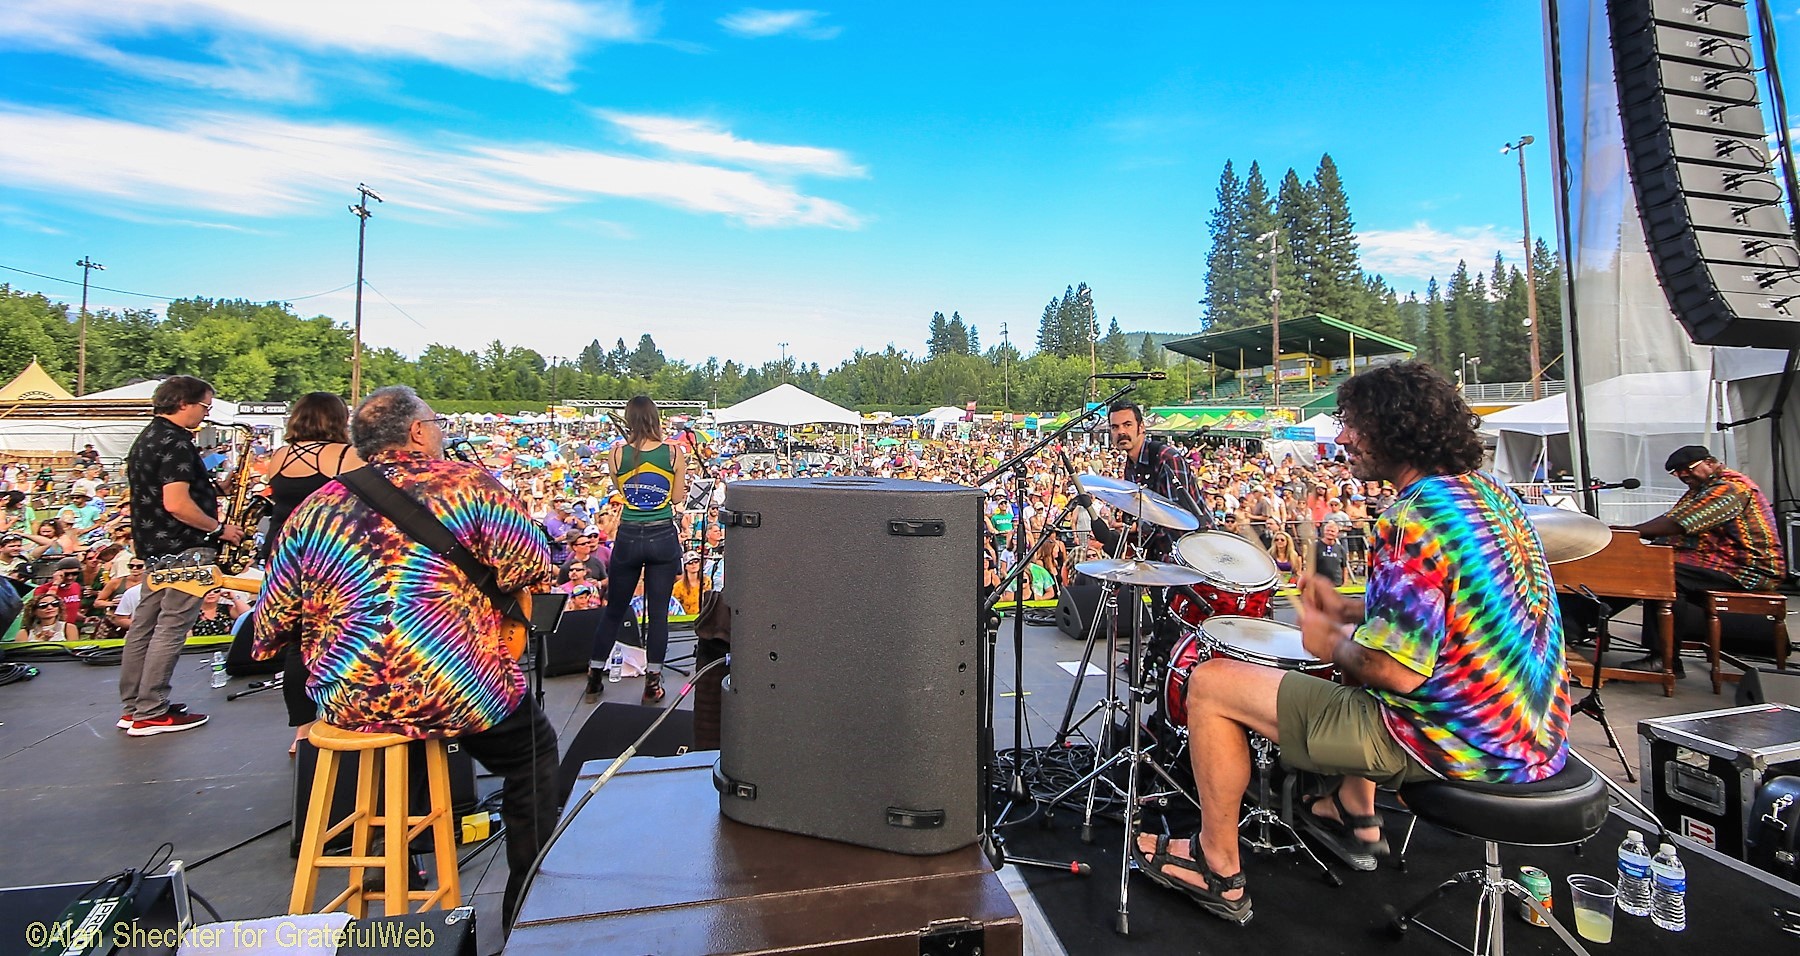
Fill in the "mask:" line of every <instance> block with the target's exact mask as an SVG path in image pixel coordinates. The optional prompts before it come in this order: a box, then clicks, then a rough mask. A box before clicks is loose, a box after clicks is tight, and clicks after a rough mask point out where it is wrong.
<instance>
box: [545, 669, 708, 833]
mask: <svg viewBox="0 0 1800 956" xmlns="http://www.w3.org/2000/svg"><path fill="white" fill-rule="evenodd" d="M619 686H634V685H623V684H622V685H619ZM663 710H664V708H662V707H644V706H642V705H639V704H627V703H623V702H620V701H613V700H607V701H601V702H600V706H598V707H596V708H594V712H593V713H591V714H589V715H588V719H587V723H585V724H582V725H581V730H580V732H578V733H577V734H576V735H575V740H574V741H573V742H571V743H570V744H569V749H568V750H567V751H566V752H564V753H563V758H562V763H561V764H560V765H559V766H558V767H557V769H556V789H557V792H558V793H560V794H562V799H561V800H560V801H559V805H566V804H567V803H568V802H569V791H571V790H573V789H574V787H575V778H576V777H579V776H581V765H582V764H584V763H587V762H588V761H590V760H612V759H613V758H615V757H617V756H618V755H620V754H622V753H624V752H625V748H627V747H629V746H631V744H632V742H633V741H635V740H637V739H638V738H639V737H642V736H643V735H644V731H646V730H649V729H650V725H651V724H653V723H655V722H656V718H657V717H658V716H661V714H662V712H663ZM693 746H694V712H693V711H691V710H677V711H675V712H674V713H671V714H670V715H669V719H668V720H665V721H663V723H662V726H661V727H658V728H656V733H653V734H651V735H650V737H649V738H648V739H646V740H645V741H644V744H643V746H641V747H639V748H638V756H641V757H674V756H679V755H681V754H684V753H687V752H688V751H689V750H691V749H693Z"/></svg>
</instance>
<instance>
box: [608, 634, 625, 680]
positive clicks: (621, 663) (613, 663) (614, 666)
mask: <svg viewBox="0 0 1800 956" xmlns="http://www.w3.org/2000/svg"><path fill="white" fill-rule="evenodd" d="M624 673H625V650H624V648H621V647H620V646H619V645H617V644H614V645H613V653H612V660H610V661H607V662H606V680H607V682H608V683H611V684H617V683H618V682H619V678H620V677H622V676H624Z"/></svg>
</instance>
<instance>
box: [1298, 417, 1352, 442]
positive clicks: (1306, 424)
mask: <svg viewBox="0 0 1800 956" xmlns="http://www.w3.org/2000/svg"><path fill="white" fill-rule="evenodd" d="M1298 427H1300V428H1310V429H1312V430H1313V438H1314V439H1315V440H1316V441H1318V443H1319V444H1321V445H1335V444H1337V437H1338V432H1339V431H1341V430H1342V426H1340V425H1339V424H1338V420H1337V416H1335V415H1333V414H1331V413H1330V412H1320V413H1319V414H1317V415H1314V416H1313V417H1311V418H1309V419H1307V420H1306V421H1303V422H1301V423H1300V424H1299V426H1298Z"/></svg>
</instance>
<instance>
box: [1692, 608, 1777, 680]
mask: <svg viewBox="0 0 1800 956" xmlns="http://www.w3.org/2000/svg"><path fill="white" fill-rule="evenodd" d="M1701 593H1702V594H1703V595H1704V596H1705V598H1706V656H1707V659H1708V660H1710V661H1711V662H1712V686H1713V693H1715V694H1717V693H1718V692H1719V687H1720V675H1719V615H1721V614H1752V615H1757V616H1760V617H1764V618H1767V619H1768V620H1769V621H1770V622H1772V623H1773V624H1774V625H1775V667H1776V669H1778V670H1787V661H1788V631H1787V598H1786V597H1784V596H1782V595H1780V594H1776V593H1774V592H1762V591H1703V592H1701ZM1696 646H1698V645H1696Z"/></svg>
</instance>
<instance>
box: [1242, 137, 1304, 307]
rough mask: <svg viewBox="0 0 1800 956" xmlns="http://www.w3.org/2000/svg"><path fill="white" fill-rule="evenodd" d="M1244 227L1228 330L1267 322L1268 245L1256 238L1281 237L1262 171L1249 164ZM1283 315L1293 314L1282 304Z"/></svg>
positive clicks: (1245, 186) (1245, 179) (1246, 179)
mask: <svg viewBox="0 0 1800 956" xmlns="http://www.w3.org/2000/svg"><path fill="white" fill-rule="evenodd" d="M1243 208H1244V224H1243V228H1242V229H1241V230H1240V231H1239V233H1238V269H1239V275H1240V277H1241V278H1240V279H1239V288H1240V289H1241V290H1242V297H1241V299H1240V300H1239V307H1238V311H1237V317H1236V324H1235V325H1232V326H1230V328H1244V327H1246V326H1251V325H1261V324H1263V323H1265V322H1267V321H1269V260H1268V259H1266V258H1264V254H1265V253H1267V252H1268V249H1269V243H1268V240H1266V239H1259V238H1258V237H1260V236H1264V235H1267V234H1269V233H1271V232H1274V233H1276V234H1277V235H1278V236H1279V235H1280V230H1281V222H1280V220H1279V219H1277V218H1276V216H1275V207H1274V204H1273V203H1272V202H1271V201H1270V198H1269V187H1268V184H1267V183H1265V182H1264V181H1263V175H1262V168H1261V167H1259V166H1258V165H1257V164H1256V163H1251V164H1250V173H1249V175H1248V176H1246V177H1245V178H1244V202H1243ZM1281 311H1282V314H1283V315H1290V316H1291V315H1293V313H1292V312H1289V311H1288V309H1287V303H1285V302H1284V303H1282V310H1281Z"/></svg>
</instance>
